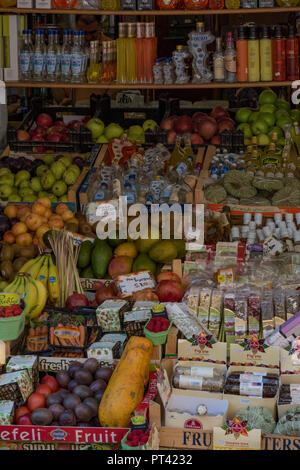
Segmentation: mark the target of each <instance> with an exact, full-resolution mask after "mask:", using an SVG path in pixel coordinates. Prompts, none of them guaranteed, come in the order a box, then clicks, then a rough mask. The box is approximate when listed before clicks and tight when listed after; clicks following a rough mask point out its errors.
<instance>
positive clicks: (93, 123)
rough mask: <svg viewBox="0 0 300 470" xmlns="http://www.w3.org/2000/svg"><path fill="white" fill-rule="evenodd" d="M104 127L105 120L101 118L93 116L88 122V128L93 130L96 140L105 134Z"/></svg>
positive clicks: (93, 136)
mask: <svg viewBox="0 0 300 470" xmlns="http://www.w3.org/2000/svg"><path fill="white" fill-rule="evenodd" d="M104 127H105V125H104V122H103V121H101V119H99V118H92V119H90V120H89V121H88V122H87V123H86V128H87V129H88V130H89V131H91V133H92V138H93V139H94V140H97V139H98V137H100V135H102V134H103V131H104Z"/></svg>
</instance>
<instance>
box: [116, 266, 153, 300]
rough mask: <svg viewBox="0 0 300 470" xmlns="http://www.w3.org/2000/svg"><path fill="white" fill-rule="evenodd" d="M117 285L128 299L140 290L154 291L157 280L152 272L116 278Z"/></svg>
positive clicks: (141, 272)
mask: <svg viewBox="0 0 300 470" xmlns="http://www.w3.org/2000/svg"><path fill="white" fill-rule="evenodd" d="M116 283H117V286H118V288H119V290H120V292H121V294H122V296H123V297H128V296H130V295H132V294H133V293H134V292H138V291H140V290H144V289H153V288H154V287H155V280H154V278H153V276H152V273H151V272H150V271H139V272H137V273H131V274H123V275H122V276H118V277H117V278H116Z"/></svg>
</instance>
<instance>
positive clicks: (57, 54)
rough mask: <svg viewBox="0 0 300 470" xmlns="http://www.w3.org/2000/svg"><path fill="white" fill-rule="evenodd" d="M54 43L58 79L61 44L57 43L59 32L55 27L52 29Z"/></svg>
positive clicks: (57, 76) (57, 77)
mask: <svg viewBox="0 0 300 470" xmlns="http://www.w3.org/2000/svg"><path fill="white" fill-rule="evenodd" d="M54 43H55V47H56V79H57V80H59V79H60V75H61V45H60V43H59V32H58V30H57V29H56V30H55V31H54Z"/></svg>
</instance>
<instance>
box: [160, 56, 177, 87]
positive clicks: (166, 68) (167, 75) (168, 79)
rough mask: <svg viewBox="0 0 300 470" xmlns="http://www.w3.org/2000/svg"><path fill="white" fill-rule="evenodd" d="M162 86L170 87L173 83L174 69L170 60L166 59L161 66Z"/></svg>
mask: <svg viewBox="0 0 300 470" xmlns="http://www.w3.org/2000/svg"><path fill="white" fill-rule="evenodd" d="M163 73H164V85H172V84H173V83H174V81H175V77H174V69H173V64H172V60H171V59H166V60H165V63H164V65H163Z"/></svg>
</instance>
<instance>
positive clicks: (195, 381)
mask: <svg viewBox="0 0 300 470" xmlns="http://www.w3.org/2000/svg"><path fill="white" fill-rule="evenodd" d="M202 383H203V379H202V377H197V378H196V377H193V378H192V377H190V376H188V375H180V376H179V388H189V387H191V388H196V389H197V390H202Z"/></svg>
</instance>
